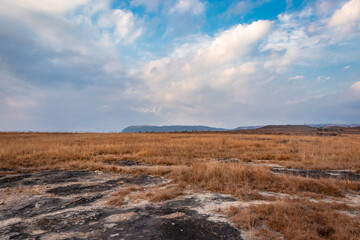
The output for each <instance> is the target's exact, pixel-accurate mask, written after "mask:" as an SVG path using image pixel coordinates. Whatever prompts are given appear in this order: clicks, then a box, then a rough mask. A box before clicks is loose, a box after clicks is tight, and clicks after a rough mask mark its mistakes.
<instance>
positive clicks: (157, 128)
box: [122, 125, 227, 133]
mask: <svg viewBox="0 0 360 240" xmlns="http://www.w3.org/2000/svg"><path fill="white" fill-rule="evenodd" d="M226 130H227V129H224V128H213V127H207V126H182V125H172V126H149V125H144V126H129V127H127V128H124V130H122V132H123V133H138V132H142V133H143V132H185V131H186V132H192V131H194V132H200V131H226Z"/></svg>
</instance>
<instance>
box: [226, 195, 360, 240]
mask: <svg viewBox="0 0 360 240" xmlns="http://www.w3.org/2000/svg"><path fill="white" fill-rule="evenodd" d="M339 210H345V211H344V212H340V211H339ZM348 210H352V209H351V208H349V207H348V206H346V205H345V206H344V205H338V204H322V203H312V202H309V201H305V200H288V201H280V202H275V203H274V204H264V205H258V206H251V207H250V208H248V209H237V208H231V209H230V210H229V212H228V214H229V215H230V216H231V219H232V221H233V222H234V223H235V224H236V225H237V226H239V227H240V228H243V229H247V230H248V231H251V233H252V237H253V238H254V239H258V238H260V239H279V238H278V237H276V236H279V235H278V233H281V234H282V235H283V236H284V237H285V239H334V240H335V239H336V240H340V239H353V240H355V239H359V235H360V228H359V226H360V216H350V215H348V214H347V212H346V211H348ZM357 210H358V209H357Z"/></svg>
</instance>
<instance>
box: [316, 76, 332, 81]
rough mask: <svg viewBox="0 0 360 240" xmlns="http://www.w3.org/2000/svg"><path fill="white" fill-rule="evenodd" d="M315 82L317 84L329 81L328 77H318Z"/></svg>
mask: <svg viewBox="0 0 360 240" xmlns="http://www.w3.org/2000/svg"><path fill="white" fill-rule="evenodd" d="M316 80H317V81H319V82H326V81H329V80H330V76H318V77H317V78H316Z"/></svg>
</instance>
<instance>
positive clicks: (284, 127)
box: [256, 125, 317, 132]
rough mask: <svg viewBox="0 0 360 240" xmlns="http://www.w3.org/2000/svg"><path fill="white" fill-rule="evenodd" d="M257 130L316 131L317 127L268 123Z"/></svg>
mask: <svg viewBox="0 0 360 240" xmlns="http://www.w3.org/2000/svg"><path fill="white" fill-rule="evenodd" d="M256 130H257V131H276V132H279V131H280V132H282V131H284V132H288V131H290V132H316V131H317V128H315V127H310V126H307V125H267V126H264V127H261V128H258V129H256Z"/></svg>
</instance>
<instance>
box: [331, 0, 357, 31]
mask: <svg viewBox="0 0 360 240" xmlns="http://www.w3.org/2000/svg"><path fill="white" fill-rule="evenodd" d="M359 19H360V0H350V1H348V2H346V3H345V4H344V5H343V6H342V7H341V8H340V9H338V10H336V12H335V13H334V15H333V16H332V17H331V19H330V21H329V26H330V27H333V26H339V25H345V24H352V23H354V22H356V21H357V20H359Z"/></svg>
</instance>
